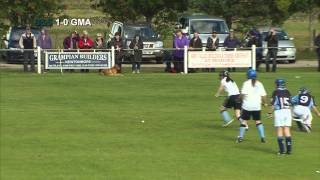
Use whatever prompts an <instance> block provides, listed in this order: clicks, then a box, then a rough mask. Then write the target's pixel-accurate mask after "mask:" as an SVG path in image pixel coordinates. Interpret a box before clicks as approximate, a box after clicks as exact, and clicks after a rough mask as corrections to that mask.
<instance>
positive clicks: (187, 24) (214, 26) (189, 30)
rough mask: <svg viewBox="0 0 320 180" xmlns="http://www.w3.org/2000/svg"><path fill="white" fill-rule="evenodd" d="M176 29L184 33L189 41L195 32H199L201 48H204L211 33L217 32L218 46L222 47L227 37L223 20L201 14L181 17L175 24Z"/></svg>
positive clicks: (227, 31)
mask: <svg viewBox="0 0 320 180" xmlns="http://www.w3.org/2000/svg"><path fill="white" fill-rule="evenodd" d="M177 28H180V29H181V30H182V31H183V32H184V33H186V34H187V36H188V38H189V39H191V38H193V33H194V32H195V31H197V32H199V36H200V39H201V40H202V45H203V46H206V44H207V39H208V37H210V36H211V34H212V32H213V31H216V32H217V36H218V38H219V46H223V43H224V40H225V39H226V37H227V36H228V35H229V29H228V26H227V24H226V22H225V20H224V19H221V18H216V17H212V16H208V15H202V14H199V15H197V14H194V15H190V16H183V17H181V18H180V19H179V20H178V22H177Z"/></svg>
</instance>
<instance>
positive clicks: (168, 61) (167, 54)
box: [162, 50, 172, 72]
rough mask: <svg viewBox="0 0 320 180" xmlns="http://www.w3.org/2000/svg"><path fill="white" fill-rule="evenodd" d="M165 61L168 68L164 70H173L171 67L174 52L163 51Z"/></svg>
mask: <svg viewBox="0 0 320 180" xmlns="http://www.w3.org/2000/svg"><path fill="white" fill-rule="evenodd" d="M162 58H163V62H164V63H165V64H166V68H165V69H164V72H172V69H171V61H172V53H171V52H170V51H168V50H164V51H163V57H162Z"/></svg>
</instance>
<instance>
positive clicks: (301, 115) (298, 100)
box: [292, 93, 316, 127]
mask: <svg viewBox="0 0 320 180" xmlns="http://www.w3.org/2000/svg"><path fill="white" fill-rule="evenodd" d="M292 102H293V104H294V108H293V114H294V117H295V118H297V119H302V122H303V124H306V125H308V126H309V127H311V124H312V113H311V109H312V108H313V107H314V106H316V104H315V101H314V97H313V96H311V95H310V94H309V93H300V94H298V95H296V96H294V97H293V98H292Z"/></svg>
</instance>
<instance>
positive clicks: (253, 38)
mask: <svg viewBox="0 0 320 180" xmlns="http://www.w3.org/2000/svg"><path fill="white" fill-rule="evenodd" d="M249 38H250V39H249V41H248V43H247V47H252V45H255V46H256V70H257V71H258V70H259V66H260V64H261V61H262V48H261V47H262V40H261V34H260V33H259V31H250V32H249Z"/></svg>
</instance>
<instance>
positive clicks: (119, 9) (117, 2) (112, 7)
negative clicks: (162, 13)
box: [98, 0, 138, 22]
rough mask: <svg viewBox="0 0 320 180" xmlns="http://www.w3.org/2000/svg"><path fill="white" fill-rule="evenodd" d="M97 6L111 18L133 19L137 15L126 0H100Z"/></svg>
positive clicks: (120, 19)
mask: <svg viewBox="0 0 320 180" xmlns="http://www.w3.org/2000/svg"><path fill="white" fill-rule="evenodd" d="M98 7H100V8H101V9H102V11H103V12H105V13H107V14H109V15H110V16H111V19H112V20H117V21H122V22H125V21H129V20H132V21H135V20H136V19H137V16H138V14H137V13H136V12H135V10H134V9H133V8H132V6H131V4H130V3H129V1H128V0H100V2H99V4H98Z"/></svg>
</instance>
